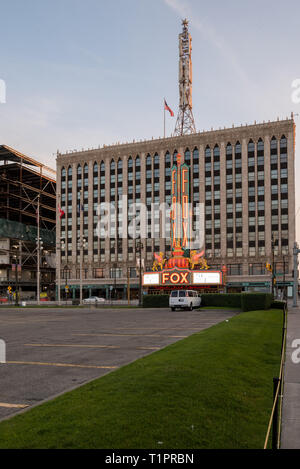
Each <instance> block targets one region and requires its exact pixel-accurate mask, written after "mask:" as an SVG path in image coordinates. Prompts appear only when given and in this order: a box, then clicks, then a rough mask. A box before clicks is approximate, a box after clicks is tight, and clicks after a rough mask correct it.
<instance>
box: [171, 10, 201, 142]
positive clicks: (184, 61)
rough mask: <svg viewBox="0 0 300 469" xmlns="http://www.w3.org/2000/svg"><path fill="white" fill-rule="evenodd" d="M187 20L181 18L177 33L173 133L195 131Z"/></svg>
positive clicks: (181, 133)
mask: <svg viewBox="0 0 300 469" xmlns="http://www.w3.org/2000/svg"><path fill="white" fill-rule="evenodd" d="M188 24H189V22H188V20H187V19H184V20H182V26H183V29H182V33H181V34H179V112H178V117H177V122H176V127H175V132H174V135H186V134H192V133H195V132H196V127H195V121H194V117H193V111H192V108H193V104H192V83H193V73H192V36H191V35H190V34H189V30H188Z"/></svg>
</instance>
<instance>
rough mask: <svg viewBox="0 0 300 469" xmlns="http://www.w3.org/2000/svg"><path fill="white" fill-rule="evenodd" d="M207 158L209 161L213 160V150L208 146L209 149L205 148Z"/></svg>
mask: <svg viewBox="0 0 300 469" xmlns="http://www.w3.org/2000/svg"><path fill="white" fill-rule="evenodd" d="M205 158H208V159H210V158H211V149H210V148H209V146H208V145H207V147H206V148H205Z"/></svg>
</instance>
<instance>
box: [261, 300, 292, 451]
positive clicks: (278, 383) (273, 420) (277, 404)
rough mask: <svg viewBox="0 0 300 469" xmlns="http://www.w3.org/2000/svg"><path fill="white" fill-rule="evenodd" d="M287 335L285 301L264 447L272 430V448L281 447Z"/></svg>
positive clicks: (266, 446)
mask: <svg viewBox="0 0 300 469" xmlns="http://www.w3.org/2000/svg"><path fill="white" fill-rule="evenodd" d="M286 335H287V303H286V302H285V304H284V309H283V327H282V342H281V361H280V369H279V376H278V377H276V378H273V406H272V412H271V416H270V420H269V425H268V430H267V434H266V438H265V444H264V449H267V448H268V444H269V440H270V436H271V430H272V449H279V447H280V438H281V416H282V401H283V385H284V363H285V352H286Z"/></svg>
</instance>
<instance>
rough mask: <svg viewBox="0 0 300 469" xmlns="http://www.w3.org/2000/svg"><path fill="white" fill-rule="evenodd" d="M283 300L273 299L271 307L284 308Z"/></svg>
mask: <svg viewBox="0 0 300 469" xmlns="http://www.w3.org/2000/svg"><path fill="white" fill-rule="evenodd" d="M284 305H285V301H279V300H275V301H273V303H272V304H271V308H272V309H284Z"/></svg>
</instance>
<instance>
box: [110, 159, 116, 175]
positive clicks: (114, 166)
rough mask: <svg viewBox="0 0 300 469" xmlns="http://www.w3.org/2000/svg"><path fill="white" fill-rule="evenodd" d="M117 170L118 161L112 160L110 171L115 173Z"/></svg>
mask: <svg viewBox="0 0 300 469" xmlns="http://www.w3.org/2000/svg"><path fill="white" fill-rule="evenodd" d="M115 170H116V163H115V162H114V160H111V163H110V172H111V173H114V172H115Z"/></svg>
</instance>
